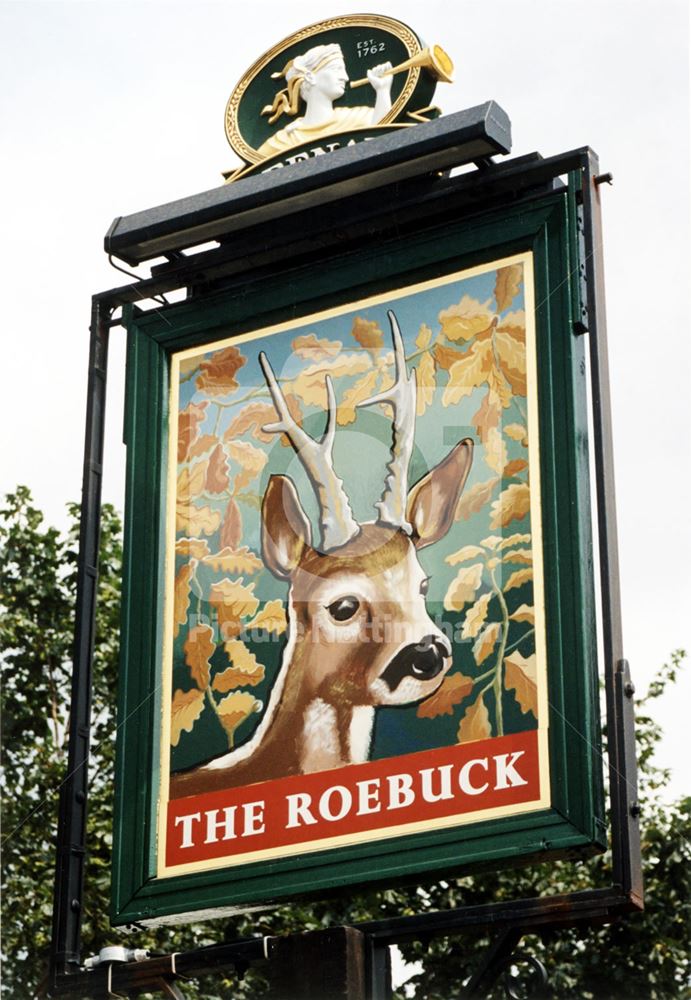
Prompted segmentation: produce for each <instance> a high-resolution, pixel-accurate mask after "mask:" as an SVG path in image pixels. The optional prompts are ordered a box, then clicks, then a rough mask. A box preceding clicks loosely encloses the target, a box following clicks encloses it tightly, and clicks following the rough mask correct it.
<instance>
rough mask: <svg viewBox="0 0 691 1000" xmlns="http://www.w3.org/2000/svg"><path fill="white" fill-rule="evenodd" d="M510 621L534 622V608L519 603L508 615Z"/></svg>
mask: <svg viewBox="0 0 691 1000" xmlns="http://www.w3.org/2000/svg"><path fill="white" fill-rule="evenodd" d="M509 618H510V619H511V621H514V622H529V623H530V624H531V625H534V624H535V608H533V607H532V606H530V605H528V604H521V606H520V608H516V610H515V611H514V613H513V614H512V615H509Z"/></svg>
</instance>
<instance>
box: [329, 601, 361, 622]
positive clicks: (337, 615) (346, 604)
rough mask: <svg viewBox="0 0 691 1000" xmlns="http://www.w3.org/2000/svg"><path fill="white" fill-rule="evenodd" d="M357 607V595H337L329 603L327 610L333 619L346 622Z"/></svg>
mask: <svg viewBox="0 0 691 1000" xmlns="http://www.w3.org/2000/svg"><path fill="white" fill-rule="evenodd" d="M359 607H360V602H359V601H358V599H357V597H339V598H338V600H337V601H334V602H333V604H330V605H329V608H328V611H329V614H330V615H331V617H332V618H333V619H334V621H337V622H347V621H348V619H349V618H352V617H353V615H354V614H355V612H356V611H357V609H358V608H359Z"/></svg>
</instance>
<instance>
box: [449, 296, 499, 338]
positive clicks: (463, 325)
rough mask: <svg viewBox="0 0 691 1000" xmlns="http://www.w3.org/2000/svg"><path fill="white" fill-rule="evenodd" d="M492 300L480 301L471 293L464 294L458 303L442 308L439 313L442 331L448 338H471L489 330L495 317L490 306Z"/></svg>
mask: <svg viewBox="0 0 691 1000" xmlns="http://www.w3.org/2000/svg"><path fill="white" fill-rule="evenodd" d="M489 304H490V300H489V299H488V300H487V301H486V302H478V300H477V299H474V298H472V297H471V296H470V295H464V296H463V298H462V299H461V301H460V302H458V303H457V304H456V305H453V306H449V308H448V309H442V311H441V312H440V313H439V322H440V323H441V331H442V333H443V334H444V336H445V337H446V338H447V339H448V340H453V341H457V340H470V339H471V338H472V337H474V336H475V335H476V334H478V333H482V332H484V331H485V330H487V329H488V328H489V327H490V326H491V325H492V321H493V319H494V312H493V311H492V310H491V309H490V308H489Z"/></svg>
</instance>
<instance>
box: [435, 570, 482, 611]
mask: <svg viewBox="0 0 691 1000" xmlns="http://www.w3.org/2000/svg"><path fill="white" fill-rule="evenodd" d="M481 582H482V563H475V565H474V566H465V567H464V568H463V569H460V570H459V571H458V573H457V574H456V577H455V579H454V580H452V581H451V583H450V584H449V588H448V590H447V591H446V596H445V597H444V607H445V609H446V610H447V611H460V610H461V608H462V607H463V605H464V604H469V603H470V601H474V600H475V591H476V590H477V589H478V587H479V586H480V583H481Z"/></svg>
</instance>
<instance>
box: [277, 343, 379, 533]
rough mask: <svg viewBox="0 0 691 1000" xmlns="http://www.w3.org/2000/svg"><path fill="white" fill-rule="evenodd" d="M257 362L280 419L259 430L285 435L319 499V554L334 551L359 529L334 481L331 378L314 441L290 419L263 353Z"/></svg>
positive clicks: (333, 396) (336, 477)
mask: <svg viewBox="0 0 691 1000" xmlns="http://www.w3.org/2000/svg"><path fill="white" fill-rule="evenodd" d="M259 363H260V365H261V366H262V371H263V372H264V377H265V378H266V384H267V385H268V387H269V392H270V393H271V398H272V400H273V404H274V406H275V407H276V412H277V413H278V416H279V418H280V419H279V420H277V421H276V422H275V423H272V424H266V425H265V426H264V427H263V428H262V430H264V431H265V432H266V433H267V434H286V435H287V437H288V440H289V441H290V443H291V445H292V446H293V448H294V450H295V452H296V454H297V456H298V458H299V459H300V461H301V463H302V465H303V467H304V469H305V472H306V473H307V476H308V478H309V481H310V482H311V484H312V486H313V487H314V490H315V493H316V494H317V498H318V500H319V527H320V530H321V546H320V548H321V550H322V551H323V552H328V551H329V550H330V549H336V548H338V547H339V546H341V545H345V543H346V542H348V541H350V539H351V538H353V537H354V536H355V535H356V534H357V533H358V531H359V530H360V528H359V526H358V524H357V521H355V519H354V518H353V512H352V511H351V509H350V504H349V502H348V497H347V496H346V493H345V490H344V489H343V482H342V481H341V480H340V479H339V478H338V476H337V475H336V473H335V472H334V467H333V446H334V437H335V434H336V396H335V394H334V388H333V384H332V382H331V378H330V376H329V375H327V376H326V396H327V400H328V416H327V420H326V430H325V431H324V436H323V437H322V439H321V441H315V440H314V438H311V437H310V436H309V434H307V433H306V432H305V431H304V430H303V429H302V427H300V425H299V424H298V423H297V422H296V421H295V420H294V419H293V417H292V416H291V413H290V410H289V409H288V404H287V402H286V399H285V396H284V395H283V392H282V390H281V388H280V386H279V384H278V382H277V381H276V376H275V375H274V372H273V369H272V367H271V365H270V364H269V361H268V358H267V357H266V355H265V354H264V352H263V351H262V352H261V353H260V355H259Z"/></svg>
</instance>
